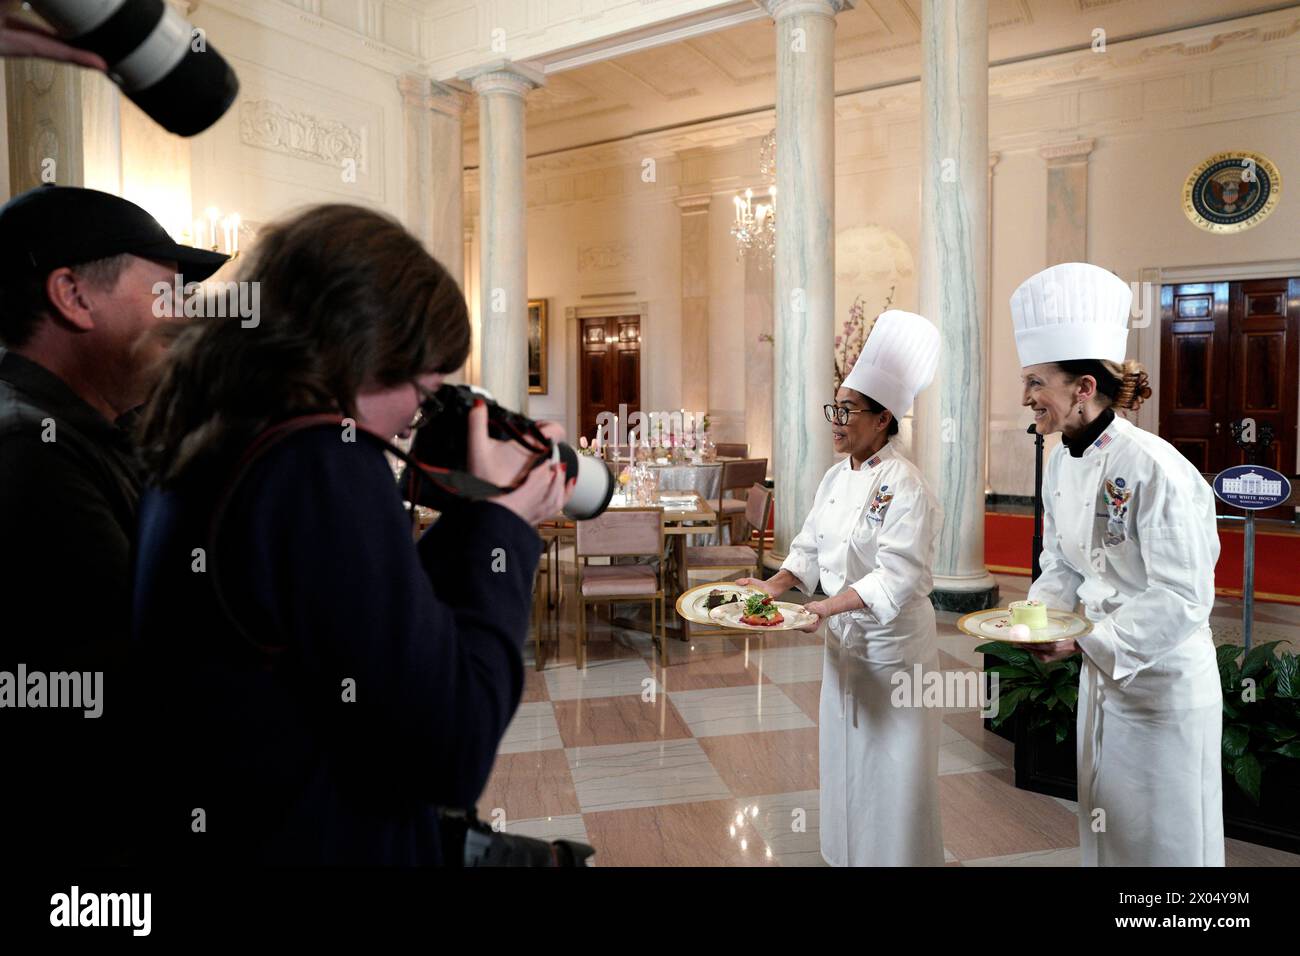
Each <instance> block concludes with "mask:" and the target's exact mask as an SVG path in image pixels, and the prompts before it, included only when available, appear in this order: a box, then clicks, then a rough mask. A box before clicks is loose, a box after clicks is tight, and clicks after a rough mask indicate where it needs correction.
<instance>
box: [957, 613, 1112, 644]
mask: <svg viewBox="0 0 1300 956" xmlns="http://www.w3.org/2000/svg"><path fill="white" fill-rule="evenodd" d="M957 629H958V630H959V631H961V632H962V633H963V634H969V635H970V636H971V637H977V638H979V639H980V640H982V641H1006V642H1007V643H1008V644H1050V643H1052V642H1053V641H1068V640H1073V639H1074V638H1076V637H1082V636H1083V635H1084V634H1087V633H1088V632H1089V631H1091V630H1092V622H1091V621H1089V620H1088V619H1087V618H1083V617H1080V616H1079V615H1077V614H1075V613H1073V612H1071V611H1057V610H1055V609H1053V608H1050V607H1049V608H1048V609H1047V626H1046V627H1043V628H1037V629H1035V630H1032V631H1030V632H1029V637H1028V638H1026V639H1017V638H1014V637H1012V636H1011V609H1010V608H1005V607H993V608H989V609H988V610H986V611H973V612H971V613H970V614H966V615H964V616H962V617H961V618H958V620H957Z"/></svg>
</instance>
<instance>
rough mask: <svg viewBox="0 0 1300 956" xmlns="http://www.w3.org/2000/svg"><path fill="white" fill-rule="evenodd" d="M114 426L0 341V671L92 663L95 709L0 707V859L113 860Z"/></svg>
mask: <svg viewBox="0 0 1300 956" xmlns="http://www.w3.org/2000/svg"><path fill="white" fill-rule="evenodd" d="M125 424H126V423H124V422H123V421H122V420H119V422H118V423H116V424H115V423H113V422H110V421H108V420H107V419H106V418H104V416H103V415H101V414H100V413H99V412H97V411H95V409H93V408H91V407H90V406H89V405H88V404H86V403H85V402H84V401H83V400H82V399H81V398H79V397H78V396H77V395H76V394H75V393H74V392H73V391H72V389H70V388H69V387H68V386H67V385H66V384H65V383H64V382H63V381H62V380H61V379H59V378H58V377H57V376H56V375H54V374H53V373H52V372H50V371H48V370H47V369H45V368H43V367H42V366H40V365H38V364H37V363H35V362H32V361H30V360H28V359H26V358H24V357H22V356H20V355H16V354H14V353H12V352H8V351H5V350H3V349H0V615H2V617H0V672H4V673H5V674H9V675H14V677H16V676H17V675H18V673H19V668H20V667H21V668H22V669H23V671H24V672H25V673H26V674H27V675H29V677H30V675H32V674H35V673H39V674H42V675H46V676H47V677H48V675H53V674H67V675H71V674H89V675H95V674H99V675H102V677H101V678H99V679H97V683H98V686H99V695H98V696H99V706H98V709H99V712H100V716H99V717H89V718H88V717H86V716H84V714H85V713H86V710H85V709H84V708H83V709H81V710H77V709H72V708H65V709H53V708H49V707H35V708H21V709H19V708H12V707H4V708H0V752H2V753H3V754H4V761H5V764H6V766H7V767H9V768H10V770H11V771H12V772H11V773H6V774H4V775H3V776H4V781H3V783H2V784H0V865H21V864H24V863H41V864H45V865H67V864H70V863H91V864H107V863H115V862H121V861H122V860H123V859H124V858H125V857H124V853H123V850H124V846H123V844H122V842H121V839H120V838H121V836H122V827H121V820H120V814H121V811H122V804H123V802H124V801H125V799H126V794H125V790H124V787H123V784H124V779H123V777H122V774H121V768H122V763H121V760H122V755H123V753H124V752H125V751H128V750H129V744H128V743H127V742H126V740H125V738H124V729H123V718H124V716H125V714H124V711H123V705H124V702H125V697H124V690H125V685H124V680H125V675H124V674H123V663H124V660H125V654H126V650H127V647H128V639H129V635H130V620H129V619H130V607H131V544H132V538H133V537H134V534H135V520H136V508H137V507H138V504H139V495H140V487H141V474H140V469H139V465H138V462H137V461H136V458H135V451H134V448H133V446H132V443H131V438H130V436H129V434H128V432H127V430H126V427H124V425H125ZM9 680H13V677H11V678H9Z"/></svg>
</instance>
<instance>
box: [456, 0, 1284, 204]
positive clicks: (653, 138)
mask: <svg viewBox="0 0 1300 956" xmlns="http://www.w3.org/2000/svg"><path fill="white" fill-rule="evenodd" d="M1288 14H1289V15H1288ZM1250 19H1251V20H1256V21H1260V22H1256V23H1254V24H1252V25H1251V26H1249V27H1245V28H1240V27H1238V26H1237V24H1239V23H1240V22H1241V21H1233V22H1232V23H1228V24H1221V25H1219V29H1217V30H1215V29H1213V28H1196V29H1193V30H1188V31H1180V32H1179V33H1173V34H1163V35H1159V36H1154V37H1151V38H1147V39H1144V40H1131V41H1125V42H1123V43H1114V44H1111V45H1110V47H1109V48H1108V50H1107V52H1106V53H1105V54H1094V53H1090V52H1080V53H1064V54H1056V55H1053V56H1050V57H1045V58H1042V59H1040V60H1029V61H1023V62H1019V63H1011V64H1004V65H1001V66H996V67H993V68H991V69H990V76H989V84H990V89H991V90H997V92H998V96H997V98H996V99H995V100H994V101H992V102H991V103H990V106H991V109H992V110H993V111H994V113H995V114H996V112H997V111H998V110H999V109H1000V108H1002V107H1004V106H1006V107H1010V106H1012V105H1015V104H1018V103H1027V102H1034V101H1036V100H1041V99H1043V97H1045V96H1063V95H1066V96H1068V95H1073V96H1074V97H1075V98H1076V99H1077V91H1078V90H1080V89H1087V90H1091V91H1096V90H1101V89H1105V88H1107V87H1110V86H1119V85H1123V84H1129V83H1134V82H1143V81H1150V80H1158V79H1169V78H1181V79H1183V80H1184V82H1183V83H1181V84H1180V90H1184V92H1183V93H1182V97H1181V99H1179V100H1178V102H1177V103H1176V104H1175V105H1172V106H1167V107H1151V108H1150V109H1149V110H1146V111H1144V113H1148V112H1151V111H1155V112H1157V113H1163V114H1171V115H1172V116H1173V117H1174V119H1171V120H1170V121H1169V123H1170V124H1173V125H1177V124H1178V123H1181V122H1183V121H1184V119H1185V114H1186V113H1189V112H1193V111H1194V110H1196V109H1198V108H1204V109H1206V110H1218V111H1221V112H1224V113H1225V115H1227V114H1228V113H1231V114H1232V115H1239V116H1244V115H1247V114H1246V113H1242V112H1241V110H1242V109H1243V108H1244V106H1243V104H1241V103H1235V102H1234V103H1228V102H1226V101H1224V102H1219V103H1214V102H1211V101H1210V95H1211V93H1210V89H1209V84H1208V82H1207V83H1200V84H1198V83H1196V82H1194V80H1195V78H1196V77H1199V76H1202V75H1204V76H1205V77H1206V78H1207V80H1208V77H1209V73H1210V71H1211V70H1218V69H1221V68H1222V67H1223V66H1228V65H1233V66H1235V65H1238V64H1239V63H1241V62H1242V59H1243V57H1245V56H1246V55H1248V54H1249V53H1251V51H1255V53H1256V54H1262V53H1263V50H1264V48H1265V47H1271V48H1275V51H1274V50H1270V51H1269V53H1268V55H1267V57H1264V56H1262V55H1260V56H1257V59H1256V60H1255V62H1258V63H1260V64H1262V65H1266V64H1267V63H1271V62H1272V61H1273V60H1279V62H1282V61H1284V60H1285V58H1286V57H1289V56H1294V55H1300V16H1296V14H1295V13H1294V12H1289V11H1281V12H1279V14H1273V15H1270V14H1262V15H1258V16H1256V17H1252V18H1250ZM1198 60H1203V61H1205V65H1204V68H1203V71H1202V72H1197V73H1189V72H1188V65H1189V63H1192V62H1196V61H1198ZM1103 61H1104V62H1103ZM1220 61H1222V62H1220ZM1249 62H1250V61H1247V63H1249ZM1099 69H1100V70H1101V72H1100V73H1097V72H1096V71H1097V70H1099ZM1099 78H1104V79H1105V81H1106V84H1105V86H1097V85H1095V84H1094V83H1093V81H1094V79H1099ZM1065 84H1072V86H1071V87H1070V88H1068V89H1067V88H1064V85H1065ZM1080 84H1087V85H1080ZM1275 87H1276V88H1275V89H1272V90H1271V91H1269V94H1268V96H1263V97H1258V98H1256V99H1254V100H1252V101H1250V103H1249V104H1247V105H1248V112H1250V113H1251V115H1253V113H1254V112H1259V113H1261V114H1269V113H1274V112H1279V111H1282V110H1284V109H1294V108H1295V105H1294V104H1288V103H1286V102H1283V100H1284V98H1286V97H1290V98H1291V99H1293V100H1294V99H1295V98H1296V96H1297V94H1296V93H1295V92H1293V91H1288V90H1287V89H1286V88H1285V85H1284V84H1275ZM1072 90H1073V91H1074V92H1073V93H1072V92H1071V91H1072ZM1198 91H1200V92H1198ZM1202 94H1203V99H1204V103H1200V102H1199V100H1198V97H1202ZM1269 97H1271V99H1270V98H1269ZM919 107H920V83H919V82H918V81H909V82H905V83H900V84H897V85H894V86H889V87H885V88H881V89H876V90H867V91H862V92H859V93H852V94H842V95H840V96H838V97H837V98H836V101H835V114H836V120H837V123H839V122H845V121H862V122H876V123H881V122H883V123H885V124H888V126H887V128H892V129H896V130H902V129H905V128H906V124H908V123H914V121H915V114H916V111H917V110H918V109H919ZM893 116H896V117H897V119H896V120H894V119H892V118H891V117H893ZM1148 122H1149V118H1148V117H1147V116H1145V115H1142V116H1136V117H1112V118H1103V119H1101V120H1094V121H1092V122H1089V123H1086V124H1084V123H1078V122H1077V120H1076V121H1075V122H1074V123H1072V124H1069V125H1078V126H1079V129H1078V132H1077V133H1075V134H1074V135H1076V136H1080V137H1081V138H1080V139H1078V140H1076V141H1073V142H1070V143H1065V144H1061V145H1060V146H1058V147H1056V150H1057V151H1060V152H1061V155H1062V157H1065V156H1066V154H1070V155H1071V156H1072V157H1073V159H1074V161H1078V160H1079V158H1080V157H1082V156H1083V155H1084V151H1085V150H1086V147H1087V146H1089V145H1091V139H1090V137H1092V136H1093V132H1094V130H1095V129H1105V130H1107V131H1108V132H1114V131H1116V130H1122V129H1125V128H1133V127H1137V126H1145V125H1146V124H1148ZM774 123H775V114H774V111H773V110H772V109H770V108H767V109H762V110H756V111H754V112H752V113H747V114H745V115H744V116H743V117H731V118H725V119H719V120H712V121H706V122H701V123H694V124H685V125H683V126H679V127H674V128H672V129H669V130H662V131H656V132H653V133H647V134H642V135H636V136H630V137H626V138H624V139H621V140H616V141H613V142H608V143H602V144H599V145H596V146H590V147H580V148H576V149H572V150H560V151H556V152H554V153H549V154H547V155H544V156H535V157H533V158H530V159H529V160H528V176H529V177H530V179H532V178H543V179H544V178H546V177H549V176H553V175H559V174H564V173H580V172H582V171H584V170H593V169H607V168H610V167H613V166H621V165H629V164H630V165H637V164H639V163H640V162H641V161H642V160H643V159H644V158H646V157H665V159H661V160H660V166H661V177H660V179H661V180H663V178H664V177H663V176H662V171H663V170H662V167H663V165H664V162H665V161H667V158H670V157H673V155H674V154H675V153H677V152H680V151H682V150H685V149H691V148H709V149H712V150H717V151H722V150H727V149H745V148H750V147H752V142H751V143H749V144H748V145H747V141H752V139H753V138H754V137H755V136H761V135H763V134H764V133H766V132H767V131H768V130H770V129H771V128H772V127H773V125H774ZM530 127H531V124H530ZM1085 127H1086V128H1085ZM1062 132H1065V131H1064V130H1062V131H1061V132H1057V133H1056V134H1055V135H1056V137H1058V138H1059V137H1060V136H1061V135H1062ZM1048 135H1049V136H1050V135H1051V134H1050V133H1049V134H1048ZM1065 135H1070V133H1069V132H1065ZM1042 137H1043V133H1041V132H1039V131H1036V130H1035V131H1026V132H1023V133H1020V132H1017V133H1015V134H1012V135H1001V136H996V137H994V138H996V139H997V140H998V143H997V145H998V147H999V148H1001V149H1010V148H1024V147H1026V146H1031V147H1033V148H1038V147H1040V146H1041V145H1042V142H1043V138H1042ZM904 142H906V140H904ZM1049 142H1050V140H1049ZM896 151H897V150H896V149H895V148H894V147H892V146H891V147H890V149H889V150H886V153H887V155H886V156H885V157H884V160H881V161H885V160H888V155H892V153H894V152H896ZM1047 152H1053V149H1052V148H1050V147H1049V148H1048V150H1047ZM1045 155H1046V153H1045ZM1049 158H1052V157H1049ZM909 161H910V160H909ZM1066 161H1070V160H1068V159H1067V160H1066ZM855 162H857V160H855ZM475 173H476V171H475V170H468V171H467V176H472V175H474V174H475Z"/></svg>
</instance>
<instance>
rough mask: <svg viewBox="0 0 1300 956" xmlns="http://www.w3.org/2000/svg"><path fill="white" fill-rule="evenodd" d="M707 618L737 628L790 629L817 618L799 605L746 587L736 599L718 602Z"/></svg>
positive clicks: (802, 625) (746, 629)
mask: <svg viewBox="0 0 1300 956" xmlns="http://www.w3.org/2000/svg"><path fill="white" fill-rule="evenodd" d="M709 620H710V621H711V622H712V623H714V624H716V625H718V626H719V627H734V628H735V629H736V630H738V631H793V630H796V629H797V628H800V627H804V626H806V625H808V624H811V623H813V622H814V621H815V620H817V616H816V615H815V614H813V613H812V612H810V611H806V610H804V608H803V605H800V604H793V603H791V602H789V601H776V600H773V599H772V598H770V597H768V596H767V595H766V594H764V593H763V592H762V591H752V590H746V591H745V593H743V594H741V595H740V596H739V600H736V601H729V602H727V603H725V604H720V605H718V606H717V607H715V608H713V609H712V610H711V611H709Z"/></svg>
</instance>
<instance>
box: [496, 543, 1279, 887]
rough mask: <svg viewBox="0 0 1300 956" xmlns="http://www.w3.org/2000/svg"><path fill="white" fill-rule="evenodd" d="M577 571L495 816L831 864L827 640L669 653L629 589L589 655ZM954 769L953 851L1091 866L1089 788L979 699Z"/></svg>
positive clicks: (678, 852)
mask: <svg viewBox="0 0 1300 956" xmlns="http://www.w3.org/2000/svg"><path fill="white" fill-rule="evenodd" d="M569 567H571V565H569ZM998 580H999V583H1000V584H1001V587H1002V597H1003V599H1004V601H1005V600H1016V599H1017V598H1019V597H1023V596H1024V592H1025V588H1026V586H1027V584H1028V581H1029V579H1028V578H1023V577H1013V576H1003V575H999V576H998ZM566 585H567V588H568V599H567V600H566V601H564V602H562V605H561V608H560V610H559V612H558V614H553V615H552V616H550V617H547V616H546V615H545V614H540V615H538V623H537V624H536V625H535V626H538V627H540V628H541V633H542V635H543V637H544V638H545V639H546V640H548V641H550V642H553V643H552V644H551V645H550V646H549V647H547V648H546V652H545V657H544V661H545V667H544V669H543V670H541V671H536V670H534V669H533V663H534V657H533V654H534V645H533V644H532V642H531V641H530V644H529V647H528V650H527V661H528V672H527V675H528V676H527V683H526V686H525V690H524V697H523V703H522V704H521V706H520V708H519V711H518V712H517V714H516V715H515V719H514V721H513V723H512V724H511V725H510V728H509V730H508V731H507V733H506V735H505V738H504V739H503V740H502V743H501V748H500V750H499V752H498V756H497V761H496V765H495V767H494V769H493V772H492V776H491V779H490V780H489V782H488V786H487V789H486V790H485V792H484V793H483V796H482V799H481V800H480V801H479V805H478V810H479V815H480V817H481V818H483V819H485V820H492V819H498V820H501V819H504V821H505V826H506V830H507V831H508V832H511V833H520V834H526V835H529V836H535V837H539V838H545V839H557V838H570V839H576V840H580V841H583V842H585V843H589V844H591V845H592V846H594V847H595V848H596V851H597V855H596V858H595V860H594V863H595V865H597V866H822V865H824V863H823V861H822V858H821V853H820V851H819V849H818V831H817V827H818V775H817V720H818V701H819V695H820V692H821V675H822V653H823V651H822V642H821V639H820V638H818V637H816V636H814V635H806V634H801V633H795V634H790V635H781V636H776V635H773V636H764V637H762V638H751V639H749V640H745V639H743V638H733V637H711V638H709V637H702V636H697V637H696V638H695V639H694V640H693V642H692V643H690V644H687V643H683V642H681V641H678V640H676V639H675V638H674V637H673V636H672V634H673V632H671V631H670V632H669V634H670V637H669V654H670V662H669V666H667V667H661V666H660V665H659V664H658V661H657V660H656V658H655V656H654V653H653V645H652V644H651V642H650V639H649V637H648V635H647V634H645V633H644V632H643V631H640V630H637V629H636V619H635V618H634V617H631V615H633V613H634V611H633V605H619V606H618V607H617V608H616V615H615V620H614V622H613V623H612V624H611V622H610V620H609V617H608V609H607V608H606V607H605V606H603V605H597V606H595V607H594V608H592V609H591V610H590V611H589V614H590V616H589V618H588V664H587V668H586V670H585V671H579V670H577V668H576V667H575V666H574V636H575V634H576V629H577V624H576V616H575V612H574V606H573V602H572V580H571V579H569V580H567V581H566ZM1256 609H1257V616H1256V621H1257V624H1256V635H1255V636H1256V639H1257V640H1265V639H1276V638H1279V637H1281V638H1284V639H1297V638H1300V607H1288V606H1284V605H1275V604H1264V605H1256ZM625 615H628V617H625ZM955 619H956V615H954V614H941V615H940V624H939V646H940V657H941V663H942V666H943V668H944V669H945V670H956V671H970V670H979V668H980V663H981V656H980V655H978V654H976V653H975V651H974V647H975V642H974V641H972V640H971V639H970V638H967V637H965V636H964V635H962V634H961V633H960V632H958V631H957V629H956V627H955V626H954V624H953V622H954V621H955ZM1214 623H1215V626H1216V629H1218V628H1220V627H1222V628H1223V629H1224V630H1225V631H1229V632H1230V633H1233V632H1231V626H1232V625H1233V624H1236V625H1237V631H1236V632H1235V633H1237V634H1239V632H1240V627H1239V625H1240V601H1239V600H1237V601H1234V600H1233V599H1223V600H1222V602H1221V605H1220V606H1219V607H1216V612H1215V619H1214ZM1265 628H1267V629H1268V630H1267V633H1268V637H1265V636H1264V634H1263V633H1261V632H1262V631H1263V630H1264V629H1265ZM1238 639H1239V637H1238ZM554 642H558V644H556V643H554ZM1296 643H1297V644H1300V640H1297V641H1296ZM939 773H940V781H939V783H940V798H941V813H942V819H943V830H944V845H945V857H946V859H947V861H948V862H949V864H950V865H962V866H1074V865H1077V864H1078V836H1077V833H1076V825H1077V824H1076V817H1075V806H1074V804H1073V803H1071V802H1070V801H1067V800H1058V799H1054V798H1052V797H1047V796H1043V795H1041V794H1035V793H1028V792H1026V791H1023V790H1017V789H1016V788H1015V786H1014V773H1013V770H1012V746H1011V744H1010V743H1008V742H1007V741H1005V740H1003V739H1002V738H1001V737H998V736H997V735H995V734H991V733H988V732H987V731H985V730H984V728H983V725H982V721H981V720H980V717H979V714H978V713H977V712H976V711H975V710H973V709H966V710H962V709H952V710H947V711H945V714H944V718H943V738H942V742H941V749H940V755H939ZM1228 863H1229V865H1236V866H1257V865H1287V866H1294V865H1300V856H1295V855H1292V854H1287V853H1282V852H1280V851H1277V850H1272V849H1268V848H1265V847H1259V846H1255V845H1253V844H1248V843H1242V842H1239V841H1235V840H1229V841H1228Z"/></svg>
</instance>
